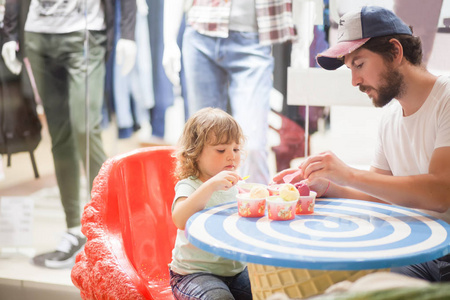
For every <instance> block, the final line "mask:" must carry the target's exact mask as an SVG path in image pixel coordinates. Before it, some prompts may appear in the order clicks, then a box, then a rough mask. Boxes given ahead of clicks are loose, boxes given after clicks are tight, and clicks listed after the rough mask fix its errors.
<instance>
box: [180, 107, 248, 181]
mask: <svg viewBox="0 0 450 300" xmlns="http://www.w3.org/2000/svg"><path fill="white" fill-rule="evenodd" d="M231 142H235V143H236V144H239V145H243V144H244V143H245V137H244V134H243V132H242V128H241V127H240V126H239V124H238V123H237V121H236V120H235V119H234V118H233V117H232V116H231V115H229V114H228V113H226V112H225V111H223V110H221V109H219V108H212V107H207V108H203V109H201V110H199V111H198V112H196V113H195V114H194V115H192V116H191V117H190V118H189V120H188V121H187V122H186V124H185V125H184V129H183V133H182V134H181V137H180V139H179V140H178V147H177V150H176V151H175V153H174V156H175V157H176V159H177V164H176V167H175V176H176V177H178V179H180V180H181V179H185V178H188V177H190V176H195V177H198V176H199V175H200V171H199V169H198V164H197V161H198V157H199V156H200V154H201V153H202V151H203V148H204V147H205V145H218V144H229V143H231ZM241 155H242V153H241Z"/></svg>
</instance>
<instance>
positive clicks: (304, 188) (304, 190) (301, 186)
mask: <svg viewBox="0 0 450 300" xmlns="http://www.w3.org/2000/svg"><path fill="white" fill-rule="evenodd" d="M294 186H295V187H296V188H297V190H298V192H299V193H300V196H309V192H311V190H310V189H309V186H308V185H307V184H306V183H305V182H304V181H300V182H297V183H296V184H294Z"/></svg>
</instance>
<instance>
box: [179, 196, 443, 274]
mask: <svg viewBox="0 0 450 300" xmlns="http://www.w3.org/2000/svg"><path fill="white" fill-rule="evenodd" d="M186 234H187V237H188V240H189V241H190V242H191V243H192V244H193V245H195V246H197V247H198V248H201V249H203V250H205V251H208V252H212V253H215V254H217V255H220V256H223V257H226V258H229V259H234V260H240V261H246V262H250V263H256V264H263V265H272V266H278V267H287V268H302V269H316V270H363V269H378V268H389V267H397V266H403V265H409V264H415V263H420V262H425V261H429V260H433V259H436V258H439V257H441V256H444V255H446V254H448V253H450V226H449V225H448V224H447V223H446V222H444V221H441V220H439V219H436V218H434V217H431V216H429V215H427V214H424V213H421V212H418V211H415V210H412V209H408V208H404V207H399V206H394V205H388V204H381V203H372V202H366V201H359V200H349V199H317V200H316V205H315V209H314V214H311V215H296V216H295V218H294V219H293V220H290V221H271V220H269V219H268V218H267V212H266V215H265V216H264V217H261V218H244V217H240V216H239V215H238V211H237V205H236V203H235V202H233V203H227V204H223V205H219V206H215V207H212V208H209V209H205V210H203V211H200V212H198V213H196V214H194V215H193V216H192V217H191V218H190V219H189V220H188V223H187V226H186Z"/></svg>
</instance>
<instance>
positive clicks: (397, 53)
mask: <svg viewBox="0 0 450 300" xmlns="http://www.w3.org/2000/svg"><path fill="white" fill-rule="evenodd" d="M389 43H391V44H392V45H393V48H392V57H393V62H395V63H401V61H402V60H403V46H402V44H401V43H400V42H399V41H398V40H397V39H394V38H392V39H390V40H389Z"/></svg>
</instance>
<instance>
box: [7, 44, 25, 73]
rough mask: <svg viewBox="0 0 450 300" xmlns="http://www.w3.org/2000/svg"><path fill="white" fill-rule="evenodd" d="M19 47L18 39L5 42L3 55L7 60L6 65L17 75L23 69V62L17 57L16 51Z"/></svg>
mask: <svg viewBox="0 0 450 300" xmlns="http://www.w3.org/2000/svg"><path fill="white" fill-rule="evenodd" d="M18 49H19V44H18V43H17V42H16V41H9V42H6V43H5V44H3V47H2V57H3V60H4V61H5V65H6V67H7V68H8V69H9V70H10V71H11V73H13V74H15V75H17V74H19V73H20V71H22V62H21V61H20V60H18V59H17V55H16V51H17V50H18Z"/></svg>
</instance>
